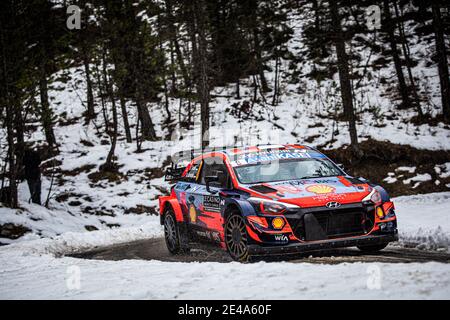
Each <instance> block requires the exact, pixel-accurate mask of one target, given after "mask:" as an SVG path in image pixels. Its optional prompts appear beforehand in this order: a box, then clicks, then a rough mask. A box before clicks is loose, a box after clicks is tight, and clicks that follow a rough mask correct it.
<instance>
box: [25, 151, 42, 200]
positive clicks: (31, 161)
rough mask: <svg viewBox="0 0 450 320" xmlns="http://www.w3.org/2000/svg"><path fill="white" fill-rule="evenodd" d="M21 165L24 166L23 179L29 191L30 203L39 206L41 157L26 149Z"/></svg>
mask: <svg viewBox="0 0 450 320" xmlns="http://www.w3.org/2000/svg"><path fill="white" fill-rule="evenodd" d="M23 164H24V166H25V179H26V180H27V183H28V188H29V189H30V194H31V201H32V202H33V203H36V204H39V205H40V204H41V169H40V168H39V165H40V164H41V157H40V156H39V153H38V152H36V151H34V150H31V149H27V150H26V151H25V154H24V156H23Z"/></svg>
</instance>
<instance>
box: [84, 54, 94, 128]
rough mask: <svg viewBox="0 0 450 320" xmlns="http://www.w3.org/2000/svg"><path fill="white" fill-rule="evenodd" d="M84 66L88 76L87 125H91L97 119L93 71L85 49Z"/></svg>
mask: <svg viewBox="0 0 450 320" xmlns="http://www.w3.org/2000/svg"><path fill="white" fill-rule="evenodd" d="M83 64H84V73H85V75H86V98H87V99H86V100H87V111H86V123H89V122H90V121H91V120H92V119H94V118H95V109H94V93H93V90H92V79H91V70H90V69H89V55H88V53H87V51H86V49H85V48H83Z"/></svg>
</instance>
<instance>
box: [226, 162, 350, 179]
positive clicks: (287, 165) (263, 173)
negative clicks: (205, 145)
mask: <svg viewBox="0 0 450 320" xmlns="http://www.w3.org/2000/svg"><path fill="white" fill-rule="evenodd" d="M234 172H235V173H236V176H237V178H238V180H239V182H240V183H244V184H255V183H262V182H274V181H283V180H298V179H306V178H320V177H332V176H338V175H341V174H342V172H341V171H340V170H339V169H338V168H337V167H336V166H335V165H334V164H333V163H332V162H331V161H330V160H328V159H314V158H309V159H295V160H284V161H283V160H282V161H276V162H270V163H266V164H261V163H259V164H251V165H244V166H239V167H235V168H234Z"/></svg>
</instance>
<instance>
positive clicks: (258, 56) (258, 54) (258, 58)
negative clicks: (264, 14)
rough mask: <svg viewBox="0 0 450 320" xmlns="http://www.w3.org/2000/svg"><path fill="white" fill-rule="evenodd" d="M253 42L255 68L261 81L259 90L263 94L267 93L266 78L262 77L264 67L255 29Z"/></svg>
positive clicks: (255, 29)
mask: <svg viewBox="0 0 450 320" xmlns="http://www.w3.org/2000/svg"><path fill="white" fill-rule="evenodd" d="M253 42H254V47H255V53H256V68H257V71H258V75H259V80H260V81H261V90H262V91H263V92H269V91H270V89H269V85H268V84H267V79H266V76H265V75H264V66H263V62H262V53H261V46H260V44H259V35H258V30H257V28H256V27H255V28H254V29H253Z"/></svg>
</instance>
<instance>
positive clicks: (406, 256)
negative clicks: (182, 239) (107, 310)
mask: <svg viewBox="0 0 450 320" xmlns="http://www.w3.org/2000/svg"><path fill="white" fill-rule="evenodd" d="M72 256H73V257H77V258H82V259H95V260H112V261H118V260H130V259H133V260H160V261H167V262H194V261H198V262H231V258H230V257H229V256H228V254H227V253H226V252H225V251H223V250H220V249H218V248H215V247H212V246H208V245H195V246H194V247H193V248H192V249H191V252H190V253H189V254H180V255H175V256H174V255H171V254H170V253H169V252H168V251H167V249H166V245H165V243H164V238H154V239H147V240H139V241H133V242H129V243H124V244H117V245H112V246H106V247H102V248H97V249H94V250H89V251H87V252H83V253H78V254H75V255H72ZM281 259H282V260H283V261H289V262H290V263H304V262H307V263H320V264H337V263H343V262H381V263H408V262H418V263H420V262H422V263H425V262H432V261H434V262H442V263H450V253H448V252H446V251H443V252H436V251H424V250H417V249H408V248H402V247H398V246H396V245H395V244H394V245H390V246H389V247H387V248H386V249H384V250H383V251H381V252H379V253H375V254H370V255H369V254H364V253H362V252H361V251H359V250H358V249H356V248H344V249H334V250H328V251H325V252H317V253H308V254H305V255H296V256H293V257H290V258H287V257H286V256H284V257H278V258H270V259H269V258H267V257H266V258H264V259H263V260H264V261H270V262H274V261H280V260H281Z"/></svg>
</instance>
